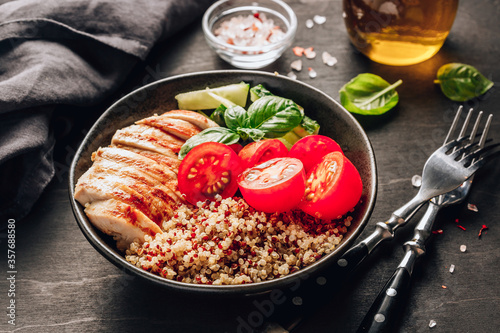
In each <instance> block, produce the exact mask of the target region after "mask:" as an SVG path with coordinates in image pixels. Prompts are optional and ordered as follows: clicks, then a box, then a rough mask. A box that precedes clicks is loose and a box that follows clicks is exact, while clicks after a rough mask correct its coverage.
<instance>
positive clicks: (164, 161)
mask: <svg viewBox="0 0 500 333" xmlns="http://www.w3.org/2000/svg"><path fill="white" fill-rule="evenodd" d="M115 147H116V148H122V149H126V150H128V151H131V152H134V153H136V154H139V155H141V156H144V157H146V158H148V159H151V160H153V161H155V162H157V163H158V164H160V165H163V166H164V167H166V168H169V169H170V170H172V171H173V172H174V173H175V174H177V173H178V172H179V165H181V161H180V160H179V159H178V158H177V157H175V158H173V157H169V156H165V155H162V154H159V153H155V152H153V151H148V150H142V149H138V148H133V147H129V146H122V145H117V146H115Z"/></svg>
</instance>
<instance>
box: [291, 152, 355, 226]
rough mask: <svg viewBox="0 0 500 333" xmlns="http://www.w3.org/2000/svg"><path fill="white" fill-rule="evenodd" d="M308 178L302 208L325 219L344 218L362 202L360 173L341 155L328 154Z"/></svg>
mask: <svg viewBox="0 0 500 333" xmlns="http://www.w3.org/2000/svg"><path fill="white" fill-rule="evenodd" d="M306 179H307V180H306V190H305V192H304V198H303V200H302V202H301V203H300V205H299V208H300V209H302V210H303V211H304V212H306V213H307V214H309V215H312V216H314V217H318V218H321V219H326V220H332V219H336V218H339V217H341V216H342V215H344V214H345V213H347V212H348V211H349V210H351V209H352V208H353V207H354V206H355V205H356V204H357V203H358V201H359V199H360V198H361V192H362V191H363V184H362V183H361V177H360V176H359V173H358V170H357V169H356V167H355V166H354V165H353V164H352V163H351V161H349V160H348V159H347V157H345V156H344V155H343V154H342V153H341V152H333V153H329V154H327V155H325V156H324V157H323V158H322V160H321V162H319V163H318V164H317V165H316V166H315V167H313V168H312V170H311V171H310V172H309V173H308V174H307V176H306Z"/></svg>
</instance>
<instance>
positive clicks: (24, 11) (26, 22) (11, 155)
mask: <svg viewBox="0 0 500 333" xmlns="http://www.w3.org/2000/svg"><path fill="white" fill-rule="evenodd" d="M212 2H213V0H109V1H104V0H94V1H91V0H88V1H78V0H76V1H75V0H73V1H69V0H57V1H55V0H44V1H39V0H18V1H7V2H6V1H3V0H0V227H1V226H2V225H4V224H6V222H7V219H9V218H14V219H21V218H22V217H24V216H25V215H26V214H27V213H28V212H29V210H30V209H31V207H32V205H33V204H34V203H35V201H36V200H37V199H38V198H39V196H40V194H41V193H42V191H43V190H44V188H45V187H46V185H47V184H48V183H49V182H50V180H51V179H52V177H53V176H54V163H53V160H52V151H53V147H54V138H53V135H52V133H51V126H50V125H51V123H50V122H51V114H52V109H53V107H54V106H57V105H61V104H64V105H75V106H89V105H95V104H97V103H99V102H100V101H102V100H103V99H104V98H105V97H106V96H109V95H110V93H111V92H113V91H114V90H116V89H117V88H118V87H119V86H120V84H121V83H122V82H123V81H124V79H125V78H126V77H127V75H128V74H129V73H130V71H131V69H132V68H133V67H134V65H135V64H137V62H138V61H140V60H144V59H145V58H146V56H147V55H148V53H149V51H150V50H151V48H152V47H153V46H154V45H155V44H156V43H158V42H161V41H163V40H165V39H166V38H168V37H169V36H171V35H172V34H174V33H175V32H178V31H179V30H180V29H182V28H183V27H184V26H186V25H187V24H189V23H191V22H193V21H194V20H195V19H199V17H200V16H201V14H202V13H203V12H204V11H205V10H206V8H208V6H209V5H210V4H211V3H212Z"/></svg>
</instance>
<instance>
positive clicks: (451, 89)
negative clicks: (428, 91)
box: [434, 63, 493, 102]
mask: <svg viewBox="0 0 500 333" xmlns="http://www.w3.org/2000/svg"><path fill="white" fill-rule="evenodd" d="M434 83H437V84H439V85H440V86H441V91H442V92H443V93H444V94H445V95H446V97H448V98H449V99H451V100H452V101H456V102H465V101H468V100H470V99H473V98H474V97H478V96H481V95H482V94H484V93H485V92H487V91H488V90H489V89H490V88H491V87H493V82H491V81H490V80H488V79H487V78H486V77H484V75H483V74H481V73H480V72H479V71H478V70H477V69H476V68H474V67H472V66H471V65H466V64H460V63H450V64H446V65H443V66H441V67H440V68H439V69H438V72H437V79H436V80H434Z"/></svg>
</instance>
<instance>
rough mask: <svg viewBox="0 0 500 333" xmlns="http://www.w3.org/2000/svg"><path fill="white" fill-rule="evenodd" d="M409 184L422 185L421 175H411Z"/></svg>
mask: <svg viewBox="0 0 500 333" xmlns="http://www.w3.org/2000/svg"><path fill="white" fill-rule="evenodd" d="M411 184H412V185H413V187H420V186H422V176H420V175H415V176H413V177H411Z"/></svg>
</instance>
